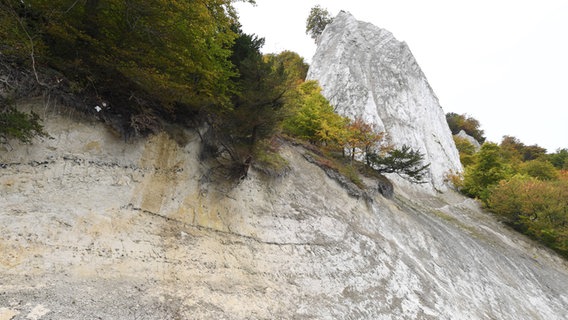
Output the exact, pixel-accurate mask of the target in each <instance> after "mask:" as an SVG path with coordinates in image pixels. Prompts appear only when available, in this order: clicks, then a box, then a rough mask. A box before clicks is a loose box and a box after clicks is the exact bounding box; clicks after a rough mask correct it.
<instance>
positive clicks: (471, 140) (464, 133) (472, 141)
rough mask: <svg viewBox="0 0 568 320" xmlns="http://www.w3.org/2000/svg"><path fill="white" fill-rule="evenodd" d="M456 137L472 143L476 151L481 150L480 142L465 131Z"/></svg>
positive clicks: (461, 131)
mask: <svg viewBox="0 0 568 320" xmlns="http://www.w3.org/2000/svg"><path fill="white" fill-rule="evenodd" d="M456 136H458V137H460V138H462V139H465V140H467V141H468V142H469V143H471V145H472V146H473V147H474V148H475V151H479V149H481V145H480V144H479V141H477V140H475V138H474V137H472V136H470V135H469V134H467V133H466V132H465V131H463V130H460V132H458V134H456Z"/></svg>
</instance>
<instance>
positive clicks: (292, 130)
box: [284, 81, 349, 145]
mask: <svg viewBox="0 0 568 320" xmlns="http://www.w3.org/2000/svg"><path fill="white" fill-rule="evenodd" d="M288 108H289V109H290V112H291V116H290V117H288V118H287V119H286V120H285V121H284V129H285V131H286V132H287V133H289V134H291V135H294V136H297V137H299V138H301V139H304V140H307V141H310V142H312V143H324V144H328V143H333V144H336V145H342V143H343V141H344V139H345V137H346V135H347V132H346V126H347V123H348V122H349V120H348V119H347V118H345V117H342V116H340V115H338V114H337V113H335V111H334V110H333V106H331V105H330V104H329V101H328V100H327V99H326V98H325V97H324V96H323V95H322V94H321V88H320V87H319V85H318V83H317V82H316V81H306V82H304V83H302V84H301V85H299V86H298V87H297V89H296V90H295V91H294V93H293V94H292V96H291V97H290V99H289V101H288Z"/></svg>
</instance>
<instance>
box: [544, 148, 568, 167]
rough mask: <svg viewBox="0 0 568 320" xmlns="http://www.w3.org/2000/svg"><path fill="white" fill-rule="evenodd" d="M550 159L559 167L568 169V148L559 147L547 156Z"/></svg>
mask: <svg viewBox="0 0 568 320" xmlns="http://www.w3.org/2000/svg"><path fill="white" fill-rule="evenodd" d="M547 158H548V161H550V163H552V165H554V167H556V168H557V169H563V170H568V149H566V148H563V149H558V150H556V152H555V153H552V154H549V155H548V156H547Z"/></svg>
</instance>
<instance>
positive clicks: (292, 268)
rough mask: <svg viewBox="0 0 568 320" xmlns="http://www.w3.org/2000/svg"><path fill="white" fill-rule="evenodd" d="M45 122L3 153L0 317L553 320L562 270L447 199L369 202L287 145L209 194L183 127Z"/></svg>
mask: <svg viewBox="0 0 568 320" xmlns="http://www.w3.org/2000/svg"><path fill="white" fill-rule="evenodd" d="M41 111H43V108H41V109H39V110H38V112H41ZM46 124H47V130H48V132H49V133H50V134H51V135H52V136H53V139H49V140H45V141H44V142H42V143H36V144H35V145H32V146H20V145H14V146H13V147H14V150H12V151H10V152H7V151H5V150H3V151H2V152H0V163H1V165H0V319H73V320H81V319H515V320H516V319H546V320H550V319H566V315H567V307H566V306H567V305H568V266H567V264H566V262H565V261H563V260H561V259H559V258H558V257H557V256H555V255H554V254H552V253H550V252H549V251H547V250H545V249H542V248H540V247H538V246H535V245H534V244H533V243H532V242H531V241H528V240H526V239H525V238H524V237H521V236H519V235H517V234H515V233H512V232H510V231H509V230H508V229H506V228H504V227H502V226H501V225H500V224H499V223H496V222H495V221H494V220H493V218H492V217H491V216H488V215H486V214H484V213H483V212H481V211H480V210H479V209H478V207H477V205H476V204H475V202H473V201H472V200H468V199H465V198H462V197H460V196H459V195H456V194H453V193H451V192H448V193H446V194H444V195H440V196H439V197H433V196H430V195H428V194H422V193H414V192H415V191H412V193H411V191H409V190H406V189H403V188H400V187H397V186H396V185H395V188H396V192H395V196H394V198H393V199H392V200H389V199H385V198H383V197H382V196H380V195H377V196H376V197H375V198H374V199H373V201H372V202H370V201H366V200H364V199H363V198H357V197H353V196H350V195H349V194H348V192H347V191H346V190H345V189H343V188H342V187H341V186H340V185H339V184H338V183H337V182H336V181H335V180H332V179H331V178H329V177H328V176H327V174H326V173H325V172H324V171H323V170H322V169H321V168H319V167H317V166H316V165H314V164H312V163H310V162H308V161H307V160H306V159H305V158H304V156H303V152H304V151H303V149H300V148H296V147H292V146H287V147H285V148H284V149H283V156H284V157H286V158H287V159H288V160H289V161H290V163H291V166H292V168H293V169H292V171H291V172H290V173H289V174H288V175H287V176H285V177H281V178H278V179H275V180H272V179H268V178H266V177H264V176H262V175H260V174H259V173H257V172H255V171H254V170H251V171H250V173H249V177H248V178H246V179H245V180H244V181H242V182H241V183H240V184H238V185H230V184H224V183H212V182H208V181H209V180H210V179H209V177H210V175H211V174H212V173H214V171H213V172H212V171H210V167H208V166H207V165H205V164H203V163H201V162H199V161H198V153H199V149H200V145H199V141H198V138H197V137H196V136H195V135H193V134H192V133H190V132H188V133H187V136H186V138H187V139H186V140H187V141H188V143H187V144H186V145H183V146H180V145H178V144H177V143H176V142H174V141H173V140H171V139H170V138H169V137H168V136H167V135H165V134H161V135H157V136H154V137H152V138H150V139H148V140H146V141H137V142H131V143H128V144H125V143H124V142H122V141H121V140H120V139H117V138H115V137H113V136H112V135H111V134H109V133H108V132H107V131H106V130H105V128H104V127H102V126H100V125H99V124H96V123H90V122H79V121H75V120H69V119H67V118H64V117H60V116H53V115H52V116H49V119H48V121H47V123H46ZM368 182H369V184H370V183H371V182H370V181H368Z"/></svg>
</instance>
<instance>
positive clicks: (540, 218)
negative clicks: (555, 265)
mask: <svg viewBox="0 0 568 320" xmlns="http://www.w3.org/2000/svg"><path fill="white" fill-rule="evenodd" d="M487 206H488V208H489V210H491V211H492V212H494V213H496V214H498V215H499V216H500V217H501V218H502V219H503V220H504V221H505V222H507V223H508V224H510V225H511V226H513V227H514V228H516V229H517V230H519V231H521V232H523V233H525V234H527V235H529V236H530V237H532V238H534V239H536V240H538V241H540V242H542V243H544V244H545V245H547V246H549V247H551V248H553V249H555V250H556V251H558V252H559V253H561V254H562V255H564V256H566V257H568V179H560V180H556V181H541V180H538V179H536V178H533V177H529V176H526V175H515V176H513V177H512V178H510V179H508V180H503V181H501V182H500V183H499V184H498V185H496V186H495V187H493V188H492V189H491V193H490V195H489V197H488V199H487Z"/></svg>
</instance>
